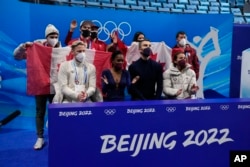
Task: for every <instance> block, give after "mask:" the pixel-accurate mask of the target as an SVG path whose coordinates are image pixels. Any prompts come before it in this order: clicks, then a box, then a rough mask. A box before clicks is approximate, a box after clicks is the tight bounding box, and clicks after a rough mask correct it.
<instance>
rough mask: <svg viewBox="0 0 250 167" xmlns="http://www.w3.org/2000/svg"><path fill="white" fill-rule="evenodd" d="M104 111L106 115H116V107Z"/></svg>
mask: <svg viewBox="0 0 250 167" xmlns="http://www.w3.org/2000/svg"><path fill="white" fill-rule="evenodd" d="M104 113H105V114H106V115H114V114H115V113H116V109H105V110H104Z"/></svg>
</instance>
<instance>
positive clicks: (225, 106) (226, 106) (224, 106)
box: [220, 105, 229, 110]
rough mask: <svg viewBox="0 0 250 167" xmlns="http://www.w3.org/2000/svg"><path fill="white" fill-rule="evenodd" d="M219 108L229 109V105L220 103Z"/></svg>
mask: <svg viewBox="0 0 250 167" xmlns="http://www.w3.org/2000/svg"><path fill="white" fill-rule="evenodd" d="M220 109H221V110H228V109H229V105H220Z"/></svg>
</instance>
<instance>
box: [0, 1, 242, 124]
mask: <svg viewBox="0 0 250 167" xmlns="http://www.w3.org/2000/svg"><path fill="white" fill-rule="evenodd" d="M0 5H1V6H2V8H1V11H0V21H1V27H0V76H1V78H2V80H1V81H0V85H1V88H0V108H1V110H2V111H1V112H0V117H4V116H6V115H8V114H9V113H10V112H12V111H13V110H16V109H19V110H20V111H22V115H21V117H19V118H20V119H19V118H18V119H16V120H15V123H13V124H8V125H7V126H8V127H14V128H15V127H18V128H33V127H34V126H35V125H34V124H35V121H34V120H33V116H34V115H35V102H34V97H32V96H27V94H26V79H27V73H26V61H17V60H14V58H13V51H14V49H15V48H16V47H17V46H18V45H19V44H20V43H21V42H26V41H33V40H36V39H41V38H44V32H45V27H46V26H47V25H48V24H54V25H55V26H56V27H57V28H58V29H59V31H60V40H61V41H62V43H64V39H65V37H66V34H67V32H68V29H69V26H70V22H71V21H72V20H73V19H75V20H76V21H77V23H78V26H79V24H80V22H81V21H82V20H93V22H94V23H95V24H97V25H98V26H100V30H99V38H100V39H101V40H103V41H105V42H106V43H107V44H109V43H110V39H109V38H108V37H109V35H110V33H111V32H112V31H114V30H118V32H119V36H120V38H121V39H122V40H123V41H124V42H125V43H126V45H128V46H129V45H130V44H131V42H132V38H133V35H134V33H135V32H137V31H142V32H144V33H145V35H146V37H147V38H149V39H150V40H151V41H152V42H162V41H163V42H164V43H165V44H166V45H167V46H169V47H173V46H174V45H175V43H176V39H175V35H176V33H177V32H178V31H180V30H183V31H185V32H186V34H187V37H188V41H189V43H190V44H191V45H192V46H193V47H194V48H195V49H196V50H197V54H198V57H199V61H200V77H199V80H198V85H199V87H200V91H199V93H198V95H197V96H198V97H200V98H205V99H208V98H227V97H230V96H229V94H230V81H231V79H230V71H231V47H232V28H233V16H232V15H230V14H228V15H227V14H223V15H219V14H218V15H216V14H214V15H200V14H196V15H193V14H166V13H155V12H140V11H126V10H114V9H99V8H91V7H80V6H73V7H69V6H59V5H40V4H33V3H27V2H22V1H18V0H8V1H1V2H0ZM135 16H136V17H135ZM215 18H216V19H215ZM79 32H80V31H79V27H77V28H76V29H75V31H74V34H73V38H77V37H79ZM17 85H18V86H17ZM238 86H239V85H238ZM127 99H129V98H127ZM21 118H22V119H21ZM17 124H18V126H17Z"/></svg>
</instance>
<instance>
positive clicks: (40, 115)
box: [13, 24, 61, 150]
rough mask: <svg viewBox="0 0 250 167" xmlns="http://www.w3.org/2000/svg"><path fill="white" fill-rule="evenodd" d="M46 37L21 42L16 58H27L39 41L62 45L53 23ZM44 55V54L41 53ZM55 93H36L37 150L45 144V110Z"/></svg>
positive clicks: (50, 44) (15, 51)
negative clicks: (34, 44)
mask: <svg viewBox="0 0 250 167" xmlns="http://www.w3.org/2000/svg"><path fill="white" fill-rule="evenodd" d="M45 38H46V39H41V40H35V41H34V42H25V43H21V44H20V45H19V46H18V47H17V48H16V49H15V50H14V53H13V54H14V58H15V59H16V60H22V59H26V57H27V54H26V50H27V48H28V47H30V46H32V45H33V43H38V44H41V45H43V46H46V47H52V48H58V47H61V43H60V42H59V40H58V38H59V31H58V29H57V28H56V27H55V26H54V25H52V24H48V25H47V27H46V29H45ZM41 56H43V55H41ZM53 97H54V94H42V95H40V94H39V95H35V102H36V133H37V141H36V143H35V145H34V149H35V150H39V149H41V148H42V147H43V145H44V129H43V128H44V119H45V112H46V104H47V101H49V103H51V102H52V99H53Z"/></svg>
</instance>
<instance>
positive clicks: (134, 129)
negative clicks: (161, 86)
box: [49, 99, 250, 167]
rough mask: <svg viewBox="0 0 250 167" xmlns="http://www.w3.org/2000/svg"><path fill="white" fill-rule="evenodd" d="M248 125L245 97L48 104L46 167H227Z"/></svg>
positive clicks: (249, 103) (244, 142)
mask: <svg viewBox="0 0 250 167" xmlns="http://www.w3.org/2000/svg"><path fill="white" fill-rule="evenodd" d="M249 122H250V100H249V99H219V100H218V99H210V100H205V101H204V100H183V101H177V100H173V101H150V102H124V103H116V102H113V103H91V104H90V103H88V104H82V103H75V104H61V105H58V104H52V105H50V106H49V167H55V166H60V167H68V166H72V167H77V166H91V167H99V166H108V167H118V166H119V167H125V166H126V167H127V166H129V167H132V166H133V167H135V166H138V167H141V166H150V167H152V166H156V167H166V166H172V167H183V166H188V167H189V166H192V167H211V166H215V167H229V163H230V156H229V154H230V152H231V151H235V150H237V151H244V150H245V151H247V150H250V142H249V141H250V133H249V126H248V124H249Z"/></svg>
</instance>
